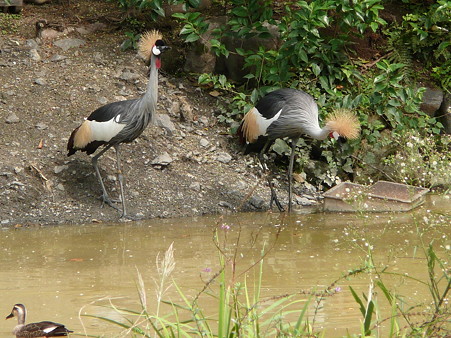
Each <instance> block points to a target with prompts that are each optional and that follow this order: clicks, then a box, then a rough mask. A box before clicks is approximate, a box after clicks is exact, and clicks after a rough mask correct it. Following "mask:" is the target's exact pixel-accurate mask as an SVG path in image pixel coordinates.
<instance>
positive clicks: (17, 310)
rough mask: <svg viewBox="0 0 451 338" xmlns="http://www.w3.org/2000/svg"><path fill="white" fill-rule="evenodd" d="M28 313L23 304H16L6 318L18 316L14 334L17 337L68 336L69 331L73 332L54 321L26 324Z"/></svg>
mask: <svg viewBox="0 0 451 338" xmlns="http://www.w3.org/2000/svg"><path fill="white" fill-rule="evenodd" d="M26 315H27V310H26V309H25V305H23V304H15V305H14V307H13V309H12V311H11V313H10V314H9V315H8V316H7V317H6V319H9V318H13V317H17V326H16V327H15V328H14V330H13V334H14V335H16V337H17V338H19V337H20V338H26V337H61V336H67V334H68V333H70V332H73V331H70V330H68V329H66V327H65V326H64V325H63V324H58V323H54V322H48V321H45V322H39V323H30V324H25V317H26Z"/></svg>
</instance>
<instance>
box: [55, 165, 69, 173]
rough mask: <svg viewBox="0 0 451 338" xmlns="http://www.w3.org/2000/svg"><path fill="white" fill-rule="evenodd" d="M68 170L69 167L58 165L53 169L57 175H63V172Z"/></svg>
mask: <svg viewBox="0 0 451 338" xmlns="http://www.w3.org/2000/svg"><path fill="white" fill-rule="evenodd" d="M68 168H69V166H68V165H57V166H55V168H53V172H54V173H55V174H59V173H61V172H62V171H64V170H66V169H68Z"/></svg>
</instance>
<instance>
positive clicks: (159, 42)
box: [138, 30, 169, 68]
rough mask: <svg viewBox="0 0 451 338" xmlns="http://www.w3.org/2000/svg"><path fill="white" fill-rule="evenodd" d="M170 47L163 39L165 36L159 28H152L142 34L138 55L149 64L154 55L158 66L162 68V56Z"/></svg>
mask: <svg viewBox="0 0 451 338" xmlns="http://www.w3.org/2000/svg"><path fill="white" fill-rule="evenodd" d="M167 49H169V46H167V45H166V44H165V43H164V41H163V36H162V35H161V33H160V32H159V31H157V30H152V31H149V32H146V33H144V34H142V35H141V39H140V40H139V43H138V55H139V56H140V57H141V58H142V59H143V60H144V61H146V63H147V64H148V63H149V62H150V60H151V58H152V55H153V56H155V57H156V63H157V68H160V56H161V53H163V52H164V51H165V50H167Z"/></svg>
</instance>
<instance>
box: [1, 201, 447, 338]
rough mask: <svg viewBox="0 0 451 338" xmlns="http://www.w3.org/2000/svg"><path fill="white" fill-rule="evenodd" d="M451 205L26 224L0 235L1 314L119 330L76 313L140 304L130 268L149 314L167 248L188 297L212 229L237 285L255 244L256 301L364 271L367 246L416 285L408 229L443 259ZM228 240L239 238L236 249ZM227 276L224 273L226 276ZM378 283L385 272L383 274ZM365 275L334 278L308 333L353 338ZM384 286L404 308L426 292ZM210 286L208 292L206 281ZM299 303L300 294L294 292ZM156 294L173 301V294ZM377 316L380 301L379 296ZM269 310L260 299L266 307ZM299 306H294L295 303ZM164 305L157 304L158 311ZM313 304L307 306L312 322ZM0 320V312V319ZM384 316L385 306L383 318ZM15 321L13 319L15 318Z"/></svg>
mask: <svg viewBox="0 0 451 338" xmlns="http://www.w3.org/2000/svg"><path fill="white" fill-rule="evenodd" d="M450 217H451V201H450V199H448V198H444V197H435V196H428V199H427V202H426V204H425V205H423V206H422V207H420V208H418V209H416V210H415V211H413V212H409V213H398V214H394V213H386V214H365V215H358V214H324V213H321V214H294V215H291V216H286V215H284V214H278V213H273V214H266V213H258V214H257V213H250V214H235V215H231V216H223V217H220V216H209V217H198V218H181V219H164V220H152V221H146V222H139V223H119V224H89V225H79V226H58V227H41V228H27V229H6V228H5V229H3V230H2V232H1V236H0V248H1V256H0V264H1V265H0V266H1V270H0V300H1V301H0V305H1V306H0V307H1V311H3V315H4V316H6V315H8V314H9V313H10V310H11V308H12V306H13V304H15V303H24V304H25V305H26V306H27V310H28V317H27V322H33V321H41V320H52V321H56V322H61V323H64V324H65V325H66V326H67V327H68V328H70V329H72V330H74V331H75V332H76V333H79V334H82V335H84V334H85V333H87V334H92V335H105V336H107V337H116V336H117V337H120V336H123V335H124V333H123V332H122V331H121V330H120V329H119V328H117V327H112V326H111V325H109V324H106V323H104V322H101V321H98V320H95V319H90V318H87V317H81V320H80V314H90V315H99V316H106V317H109V318H112V319H119V318H120V316H119V315H118V314H117V313H116V312H115V311H114V310H112V309H111V308H110V307H108V306H107V307H103V306H102V305H108V304H109V301H110V300H111V301H112V302H113V303H114V304H116V305H118V306H121V307H125V308H129V309H135V310H138V309H139V296H138V291H137V270H138V271H139V272H140V273H141V275H142V276H143V280H144V283H145V286H146V292H147V300H148V304H149V309H150V312H152V311H156V305H155V298H156V297H155V280H157V279H158V274H157V272H156V267H155V260H156V256H157V254H158V253H160V255H162V254H164V252H165V251H166V250H167V248H168V247H169V246H170V244H171V243H174V244H173V246H174V257H175V264H176V265H175V270H174V272H173V273H172V277H173V278H174V280H175V281H176V283H177V284H178V286H179V287H180V288H182V290H183V292H184V293H185V295H186V296H188V297H193V296H195V295H196V294H197V293H198V292H199V291H200V290H202V287H203V286H204V284H205V281H207V280H209V279H210V278H211V277H212V276H213V275H214V273H215V272H217V271H218V266H219V259H218V250H217V248H216V247H215V245H214V243H213V232H214V229H215V228H216V229H218V234H219V237H220V243H221V245H223V244H224V243H227V245H226V249H225V252H226V253H227V254H228V255H232V254H233V253H234V252H235V249H236V252H237V256H236V257H237V258H236V274H237V276H238V277H237V280H241V281H243V280H244V278H243V276H244V275H247V277H248V278H249V279H248V281H249V282H250V283H251V281H252V279H253V278H254V276H255V273H256V271H257V270H255V269H254V270H250V271H248V267H249V266H251V265H252V264H253V263H255V262H256V261H257V260H258V258H259V256H260V254H261V250H262V249H263V248H266V249H269V248H271V250H270V251H269V253H268V254H267V255H266V257H265V258H264V264H263V280H262V295H261V297H262V298H267V297H272V296H277V295H283V294H287V293H295V292H298V291H300V290H322V289H324V288H325V287H327V286H328V285H330V284H331V283H332V282H333V281H334V280H336V279H338V278H340V276H342V275H343V274H345V273H346V272H347V271H349V270H350V269H356V268H358V267H360V266H361V265H362V264H363V261H364V260H365V257H366V256H367V254H368V247H369V246H371V247H372V248H373V255H374V259H375V262H376V264H377V265H378V266H379V267H382V266H388V269H389V271H391V272H396V273H399V274H400V275H403V274H404V275H408V276H411V277H415V278H419V279H422V280H425V279H426V277H427V270H426V264H425V260H424V255H423V254H422V250H421V248H420V242H419V236H418V234H417V233H418V231H420V232H422V233H424V235H423V236H422V238H423V240H424V241H425V242H426V243H429V241H430V240H434V248H435V249H436V251H437V253H438V255H439V256H440V257H441V258H444V259H445V260H448V262H449V258H450V257H449V256H450V252H451V250H450V245H451V238H450V236H451V230H450V228H449V224H447V223H449V221H450ZM238 234H239V236H240V240H239V242H238V243H237V237H238ZM228 273H229V275H228V276H230V270H228ZM384 278H385V277H384ZM369 281H370V278H369V276H368V275H366V274H362V275H359V276H356V277H352V278H351V279H350V280H340V281H339V282H338V283H337V284H336V285H334V286H333V288H332V289H333V290H335V291H336V293H335V294H334V296H332V297H327V298H324V300H323V301H322V303H321V306H320V307H319V308H318V309H317V310H316V315H315V322H314V326H315V329H317V330H319V329H322V330H325V332H326V335H325V336H330V337H334V336H340V335H344V334H346V329H349V330H350V331H349V332H351V333H357V334H358V333H360V331H359V325H360V321H361V315H360V312H359V308H358V305H357V304H356V302H355V301H354V299H353V298H352V295H351V293H350V291H349V288H348V285H352V286H353V287H354V288H355V289H356V290H358V292H365V293H367V291H368V285H369ZM384 281H385V282H386V283H387V285H388V286H390V287H391V288H392V289H393V290H396V291H397V293H398V294H400V295H404V296H405V297H404V300H405V301H406V302H407V303H408V304H410V305H413V304H417V303H422V302H428V301H429V297H428V296H429V293H428V290H427V286H424V285H421V284H419V283H416V282H412V281H411V280H409V279H406V278H403V277H400V276H399V275H398V276H394V277H389V276H387V277H386V279H384ZM213 290H214V291H215V292H216V291H217V290H218V287H217V284H216V287H215V286H213ZM304 298H306V297H304ZM163 299H166V300H173V301H176V302H181V300H180V297H179V296H178V294H177V292H176V290H175V288H174V287H172V288H170V289H169V290H168V291H167V292H166V294H165V296H164V297H163ZM377 299H378V300H379V302H380V304H381V307H382V310H383V307H384V305H383V303H384V300H383V296H382V293H381V292H379V294H378V296H377ZM201 304H202V306H204V307H205V309H206V312H207V313H209V314H214V313H217V306H216V305H215V302H214V301H212V299H210V298H206V299H204V298H201ZM267 304H270V301H268V302H267ZM300 306H301V305H300ZM170 310H171V309H170V308H168V307H167V306H165V305H162V307H161V309H160V313H165V312H169V311H170ZM314 312H315V308H314V306H313V305H312V306H311V307H310V308H309V314H310V316H313V314H314ZM0 314H1V313H0ZM385 314H386V315H387V316H388V315H389V312H388V310H387V311H385ZM14 320H15V319H14ZM14 320H8V321H0V323H1V326H0V336H1V337H10V336H11V330H12V328H13V327H14V325H15V322H14Z"/></svg>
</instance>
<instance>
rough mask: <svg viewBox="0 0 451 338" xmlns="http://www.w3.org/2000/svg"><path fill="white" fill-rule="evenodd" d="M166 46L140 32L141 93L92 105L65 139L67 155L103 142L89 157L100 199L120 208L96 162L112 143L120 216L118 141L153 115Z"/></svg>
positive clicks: (90, 149) (125, 139)
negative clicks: (144, 66)
mask: <svg viewBox="0 0 451 338" xmlns="http://www.w3.org/2000/svg"><path fill="white" fill-rule="evenodd" d="M168 48H169V47H168V46H166V44H165V43H164V41H163V40H162V35H161V34H160V33H159V32H158V31H156V30H154V31H150V32H147V33H145V34H143V36H142V38H141V39H140V42H139V55H140V56H141V57H143V58H144V59H145V60H147V61H149V60H150V74H149V82H148V84H147V89H146V92H145V93H144V95H143V96H142V97H140V98H138V99H132V100H125V101H118V102H112V103H109V104H107V105H104V106H102V107H100V108H98V109H96V110H95V111H94V112H92V113H91V115H89V117H88V118H87V119H85V121H84V122H83V123H82V124H81V125H80V126H79V127H77V128H76V129H75V130H74V131H73V132H72V134H71V135H70V138H69V141H68V143H67V150H68V154H67V156H71V155H73V154H74V153H75V152H76V151H77V150H80V151H84V152H86V154H88V155H90V154H92V153H94V152H95V151H96V150H97V148H99V147H100V146H102V145H103V146H105V148H104V149H102V150H101V151H100V152H99V153H98V154H97V155H95V156H94V157H93V158H92V165H93V166H94V169H95V173H96V175H97V178H98V180H99V183H100V186H101V187H102V200H103V203H106V204H108V205H109V206H111V207H113V208H114V209H117V210H120V209H119V208H117V207H116V206H115V205H114V204H113V200H111V199H110V197H109V195H108V193H107V191H106V189H105V185H104V184H103V181H102V176H101V175H100V171H99V167H98V165H97V161H98V159H99V157H100V156H102V155H103V154H104V153H105V152H106V151H107V150H108V149H110V148H111V147H114V149H115V150H116V163H117V170H118V180H119V185H120V189H121V202H122V215H121V217H127V211H126V207H125V193H124V184H123V175H122V168H121V157H120V153H119V146H120V144H121V143H130V142H132V141H133V140H134V139H136V138H137V137H138V136H139V135H141V133H142V132H143V131H144V129H145V128H146V127H147V125H148V124H149V122H151V121H152V119H153V118H154V116H155V113H156V109H157V98H158V69H159V68H160V67H161V54H162V53H163V52H164V51H165V50H167V49H168Z"/></svg>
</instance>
